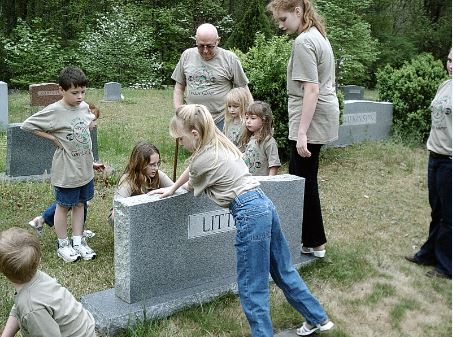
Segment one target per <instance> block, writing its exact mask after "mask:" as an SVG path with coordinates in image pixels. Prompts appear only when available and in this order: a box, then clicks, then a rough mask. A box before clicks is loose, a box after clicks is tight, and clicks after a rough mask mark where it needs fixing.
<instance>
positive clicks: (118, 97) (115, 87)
mask: <svg viewBox="0 0 453 337" xmlns="http://www.w3.org/2000/svg"><path fill="white" fill-rule="evenodd" d="M122 100H124V96H123V95H122V94H121V84H120V83H118V82H108V83H105V84H104V101H106V102H121V101H122Z"/></svg>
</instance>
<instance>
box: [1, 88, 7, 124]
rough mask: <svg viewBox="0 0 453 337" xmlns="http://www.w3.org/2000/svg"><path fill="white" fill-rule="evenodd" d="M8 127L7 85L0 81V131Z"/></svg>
mask: <svg viewBox="0 0 453 337" xmlns="http://www.w3.org/2000/svg"><path fill="white" fill-rule="evenodd" d="M7 127H8V84H6V83H5V82H1V81H0V130H6V128H7Z"/></svg>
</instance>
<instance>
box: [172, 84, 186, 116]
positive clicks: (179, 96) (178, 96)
mask: <svg viewBox="0 0 453 337" xmlns="http://www.w3.org/2000/svg"><path fill="white" fill-rule="evenodd" d="M185 90H186V86H185V85H184V84H181V83H179V82H176V83H175V89H174V91H173V108H175V110H176V109H178V108H179V107H180V106H181V105H183V104H184V91H185Z"/></svg>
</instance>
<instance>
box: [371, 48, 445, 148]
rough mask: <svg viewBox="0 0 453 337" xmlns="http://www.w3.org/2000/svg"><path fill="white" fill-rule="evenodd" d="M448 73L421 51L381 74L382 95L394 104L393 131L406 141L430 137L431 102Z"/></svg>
mask: <svg viewBox="0 0 453 337" xmlns="http://www.w3.org/2000/svg"><path fill="white" fill-rule="evenodd" d="M446 77H447V74H446V71H445V69H444V67H443V65H442V62H440V61H439V60H435V59H434V58H433V56H432V55H430V54H421V55H419V56H417V57H415V58H414V59H412V60H411V61H410V62H406V63H404V65H403V66H402V67H401V68H399V69H394V68H392V67H391V66H389V65H387V66H386V67H385V68H384V69H382V70H381V71H379V72H378V73H377V83H378V90H379V98H380V99H381V100H383V101H389V102H392V103H393V131H394V133H395V134H396V135H398V136H400V137H402V138H403V139H405V140H411V141H412V142H420V141H423V140H425V139H426V137H427V135H428V133H429V130H430V126H431V112H430V110H429V105H430V103H431V101H432V99H433V98H434V96H435V94H436V91H437V88H438V86H439V85H440V83H441V82H442V80H444V79H446Z"/></svg>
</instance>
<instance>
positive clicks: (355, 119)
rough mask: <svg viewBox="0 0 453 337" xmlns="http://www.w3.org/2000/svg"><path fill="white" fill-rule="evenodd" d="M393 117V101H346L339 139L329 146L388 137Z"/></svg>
mask: <svg viewBox="0 0 453 337" xmlns="http://www.w3.org/2000/svg"><path fill="white" fill-rule="evenodd" d="M392 118H393V105H392V103H389V102H373V101H345V104H344V113H343V122H342V124H341V125H340V128H339V130H338V139H337V140H336V141H334V142H332V143H329V144H328V146H334V147H335V146H336V147H338V146H346V145H351V144H355V143H360V142H363V141H368V140H371V141H376V140H383V139H387V138H388V137H389V136H390V133H391V129H392Z"/></svg>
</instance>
